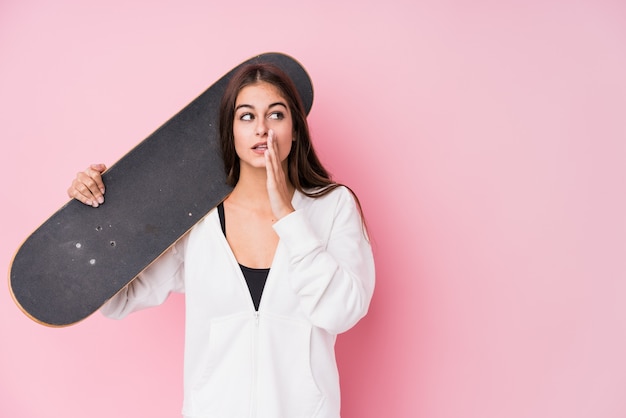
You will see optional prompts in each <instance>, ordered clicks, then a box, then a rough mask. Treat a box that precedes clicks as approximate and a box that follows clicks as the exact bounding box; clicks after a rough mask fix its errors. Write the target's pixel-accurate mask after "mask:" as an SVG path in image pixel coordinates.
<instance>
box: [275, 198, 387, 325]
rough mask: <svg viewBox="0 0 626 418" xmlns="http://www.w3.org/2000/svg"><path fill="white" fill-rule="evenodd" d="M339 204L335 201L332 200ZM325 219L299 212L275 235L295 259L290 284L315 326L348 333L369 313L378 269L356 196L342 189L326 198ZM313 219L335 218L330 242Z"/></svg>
mask: <svg viewBox="0 0 626 418" xmlns="http://www.w3.org/2000/svg"><path fill="white" fill-rule="evenodd" d="M333 195H334V196H335V197H336V198H330V197H331V196H333ZM320 199H324V200H325V201H324V202H323V203H322V204H323V205H324V209H325V212H324V213H315V214H307V212H306V209H302V210H301V209H298V210H296V211H295V212H293V213H291V214H289V215H288V216H285V217H284V218H282V219H281V220H280V221H278V222H277V223H276V224H274V229H275V231H276V232H277V234H278V235H279V237H280V239H281V241H283V242H284V244H285V245H286V247H287V249H288V253H289V261H290V267H289V269H290V270H289V273H290V282H291V285H292V287H293V289H294V291H295V292H296V294H297V295H298V296H299V298H300V306H301V308H302V309H303V310H304V311H305V312H306V314H307V315H308V316H309V318H310V320H311V322H312V323H313V325H315V326H317V327H321V328H323V329H325V330H327V331H328V332H330V333H332V334H338V333H341V332H344V331H347V330H348V329H350V328H351V327H352V326H354V325H355V324H356V323H357V322H358V321H359V320H360V319H361V318H362V317H363V316H365V314H366V313H367V310H368V308H369V304H370V300H371V298H372V294H373V291H374V282H375V268H374V258H373V255H372V249H371V246H370V243H369V239H368V238H367V233H366V231H365V225H364V223H363V221H362V218H361V214H360V211H359V209H358V206H357V204H356V201H355V199H354V197H353V196H352V193H351V192H350V191H349V190H348V189H347V188H345V187H339V188H337V189H336V190H334V191H333V192H331V193H330V194H329V195H327V196H325V197H323V198H320ZM308 216H316V217H317V216H328V217H332V220H331V227H330V232H329V235H328V237H327V239H326V240H324V239H322V238H321V237H320V236H319V235H320V232H319V231H316V228H315V227H314V223H313V222H312V219H309V217H308Z"/></svg>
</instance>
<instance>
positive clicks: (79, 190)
mask: <svg viewBox="0 0 626 418" xmlns="http://www.w3.org/2000/svg"><path fill="white" fill-rule="evenodd" d="M105 170H106V166H105V165H104V164H92V165H91V166H89V167H88V168H87V169H86V170H85V171H82V172H80V173H78V174H76V178H74V180H73V181H72V184H71V186H70V187H69V189H67V195H68V196H69V197H70V198H73V199H76V200H78V201H80V202H82V203H84V204H86V205H89V206H93V207H98V206H99V205H101V204H102V203H104V192H105V188H104V182H103V181H102V173H103V172H104V171H105Z"/></svg>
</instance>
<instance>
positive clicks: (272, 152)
mask: <svg viewBox="0 0 626 418" xmlns="http://www.w3.org/2000/svg"><path fill="white" fill-rule="evenodd" d="M265 168H266V170H267V192H268V194H269V198H270V205H271V206H272V212H274V216H275V217H276V218H277V219H280V218H282V217H283V216H286V215H289V214H290V213H291V212H293V211H294V208H293V206H292V205H291V197H292V195H293V191H292V190H290V188H289V186H288V185H287V176H286V175H285V171H284V170H283V166H282V164H281V161H280V159H279V158H278V143H277V142H276V141H274V131H272V130H271V129H270V131H269V132H268V135H267V151H265Z"/></svg>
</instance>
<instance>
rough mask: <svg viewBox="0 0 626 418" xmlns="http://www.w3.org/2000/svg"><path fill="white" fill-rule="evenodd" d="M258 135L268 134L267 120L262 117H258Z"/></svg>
mask: <svg viewBox="0 0 626 418" xmlns="http://www.w3.org/2000/svg"><path fill="white" fill-rule="evenodd" d="M256 135H257V136H265V135H267V126H266V125H265V120H263V119H261V118H259V119H257V124H256Z"/></svg>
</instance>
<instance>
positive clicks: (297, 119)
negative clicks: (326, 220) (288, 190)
mask: <svg viewBox="0 0 626 418" xmlns="http://www.w3.org/2000/svg"><path fill="white" fill-rule="evenodd" d="M260 82H266V83H269V84H271V85H273V86H275V87H276V88H278V90H279V92H280V94H281V95H282V96H283V97H284V99H285V100H286V101H287V104H288V106H289V110H290V112H291V117H292V121H293V135H294V138H295V141H294V143H293V144H292V147H291V151H290V153H289V156H288V157H287V167H288V168H287V176H288V178H289V181H290V182H291V184H293V185H294V187H295V188H296V189H297V190H298V191H300V192H302V193H304V194H306V195H307V196H311V197H319V196H323V195H325V194H326V193H328V192H330V191H331V190H333V189H334V188H336V187H337V186H339V184H337V183H335V182H334V181H333V180H332V179H331V176H330V174H329V173H328V171H327V170H326V169H325V168H324V166H323V165H322V163H321V162H320V160H319V158H318V157H317V154H316V153H315V150H314V149H313V145H312V143H311V136H310V133H309V125H308V123H307V120H306V112H305V111H304V106H303V104H302V100H301V99H300V95H299V94H298V90H297V89H296V87H295V85H294V84H293V82H292V81H291V79H290V78H289V76H287V75H286V74H285V73H284V72H283V71H282V70H281V69H280V68H278V67H276V66H275V65H273V64H267V63H259V64H249V65H246V66H244V67H242V68H241V69H240V70H239V71H237V72H236V73H235V74H234V75H233V77H232V78H231V79H230V81H229V83H228V85H227V86H226V91H225V92H224V95H223V96H222V101H221V103H220V116H219V125H220V126H219V132H220V147H221V151H222V159H223V160H224V170H225V171H226V176H227V177H226V182H227V183H228V184H229V185H230V186H234V185H235V184H237V181H239V169H240V167H239V157H238V156H237V152H236V151H235V141H234V136H233V123H234V119H235V103H236V101H237V96H238V95H239V92H240V91H241V90H242V89H243V88H244V87H247V86H250V85H253V84H256V83H260Z"/></svg>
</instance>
